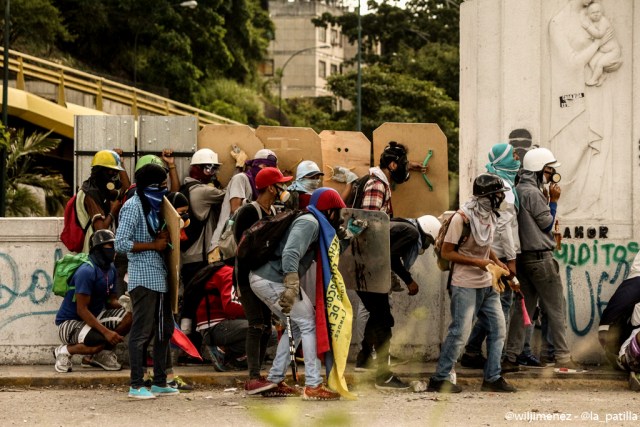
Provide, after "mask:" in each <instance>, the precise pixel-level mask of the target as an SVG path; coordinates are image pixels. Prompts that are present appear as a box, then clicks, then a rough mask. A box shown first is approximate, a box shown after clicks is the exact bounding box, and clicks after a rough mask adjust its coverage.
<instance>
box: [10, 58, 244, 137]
mask: <svg viewBox="0 0 640 427" xmlns="http://www.w3.org/2000/svg"><path fill="white" fill-rule="evenodd" d="M0 53H4V47H2V46H0ZM9 71H10V72H13V73H15V79H16V88H17V89H20V90H25V91H26V84H25V81H27V80H28V81H40V82H46V83H50V84H53V85H56V86H57V87H58V94H57V99H56V101H57V103H58V104H59V105H66V99H65V98H66V97H65V90H66V89H73V90H76V91H79V92H81V93H84V94H89V95H93V96H94V97H95V98H94V99H95V105H94V106H92V108H94V109H96V110H98V111H103V104H104V101H105V100H109V101H113V102H117V103H119V104H123V105H126V106H129V107H130V108H131V114H132V115H133V116H135V117H136V118H137V117H138V115H139V113H140V111H143V112H148V113H151V114H157V115H163V116H168V115H177V116H187V115H191V116H195V117H197V118H198V124H199V126H200V127H203V126H205V125H208V124H242V123H239V122H236V121H235V120H231V119H228V118H226V117H223V116H219V115H217V114H214V113H211V112H209V111H205V110H201V109H199V108H195V107H192V106H190V105H187V104H182V103H180V102H176V101H173V100H171V99H168V98H164V97H162V96H159V95H156V94H154V93H151V92H146V91H143V90H140V89H137V88H134V87H131V86H127V85H124V84H122V83H118V82H115V81H112V80H109V79H105V78H104V77H100V76H96V75H93V74H89V73H85V72H83V71H79V70H76V69H73V68H70V67H66V66H64V65H60V64H56V63H55V62H51V61H47V60H44V59H40V58H37V57H35V56H31V55H27V54H24V53H21V52H18V51H15V50H12V49H9Z"/></svg>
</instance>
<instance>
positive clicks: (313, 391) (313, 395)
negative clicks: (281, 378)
mask: <svg viewBox="0 0 640 427" xmlns="http://www.w3.org/2000/svg"><path fill="white" fill-rule="evenodd" d="M302 400H340V394H339V393H336V392H335V391H333V390H330V389H328V388H327V387H325V385H324V384H320V385H317V386H315V387H309V386H306V387H305V388H304V391H303V392H302Z"/></svg>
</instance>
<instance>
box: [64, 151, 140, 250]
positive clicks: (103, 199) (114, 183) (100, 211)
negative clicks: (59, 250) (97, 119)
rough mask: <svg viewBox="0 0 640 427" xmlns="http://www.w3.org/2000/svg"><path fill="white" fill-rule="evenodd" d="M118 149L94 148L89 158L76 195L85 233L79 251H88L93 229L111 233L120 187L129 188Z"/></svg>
mask: <svg viewBox="0 0 640 427" xmlns="http://www.w3.org/2000/svg"><path fill="white" fill-rule="evenodd" d="M121 154H122V150H120V149H114V150H101V151H98V152H97V153H96V154H95V155H94V156H93V159H92V161H91V175H90V176H89V178H88V179H87V180H86V181H84V182H83V183H82V186H81V187H80V189H79V190H78V195H77V197H76V200H77V202H76V211H77V217H78V220H79V221H80V224H81V225H84V224H86V226H85V227H88V228H87V232H86V235H85V242H84V247H83V250H82V251H83V252H89V244H90V240H91V236H92V235H93V233H94V232H95V231H97V230H105V229H107V230H111V231H114V232H115V228H116V218H117V217H118V213H119V212H120V207H121V206H122V203H121V202H120V200H119V199H120V195H121V190H122V189H123V188H124V189H126V188H128V187H129V184H130V182H129V176H128V175H127V172H126V171H125V170H124V167H123V166H122V161H121V158H120V155H121Z"/></svg>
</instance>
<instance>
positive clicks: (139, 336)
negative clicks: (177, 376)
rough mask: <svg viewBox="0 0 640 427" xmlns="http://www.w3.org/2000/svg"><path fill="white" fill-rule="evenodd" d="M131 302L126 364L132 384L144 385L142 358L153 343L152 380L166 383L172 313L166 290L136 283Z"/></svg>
mask: <svg viewBox="0 0 640 427" xmlns="http://www.w3.org/2000/svg"><path fill="white" fill-rule="evenodd" d="M129 295H130V296H131V302H132V304H133V323H132V324H131V331H130V332H129V364H130V365H131V387H133V388H140V387H142V386H143V385H144V367H143V365H144V361H145V359H146V357H147V355H146V348H147V346H148V344H149V341H151V338H155V342H154V344H153V384H155V385H158V386H165V385H166V382H167V372H166V363H167V353H168V351H169V340H170V339H171V335H173V314H172V313H171V304H169V298H168V295H167V294H166V293H161V292H156V291H152V290H151V289H147V288H145V287H143V286H138V287H137V288H134V289H133V290H132V291H131V292H129Z"/></svg>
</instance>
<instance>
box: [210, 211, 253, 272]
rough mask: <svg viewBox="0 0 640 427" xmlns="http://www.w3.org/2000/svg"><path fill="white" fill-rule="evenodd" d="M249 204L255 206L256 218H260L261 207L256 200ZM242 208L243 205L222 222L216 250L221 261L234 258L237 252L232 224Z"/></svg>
mask: <svg viewBox="0 0 640 427" xmlns="http://www.w3.org/2000/svg"><path fill="white" fill-rule="evenodd" d="M249 204H251V205H253V207H254V208H256V211H258V219H262V209H261V208H260V205H258V202H251V203H249ZM245 206H246V205H245ZM242 208H244V206H242V207H241V208H239V209H238V210H236V211H235V212H234V213H233V215H231V216H230V217H229V218H228V219H227V221H226V222H225V223H224V227H222V233H221V234H220V240H218V250H219V251H220V258H221V261H224V260H228V259H232V258H235V257H236V253H237V252H238V242H236V236H235V226H234V225H235V222H236V218H237V216H238V213H239V212H240V210H242Z"/></svg>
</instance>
